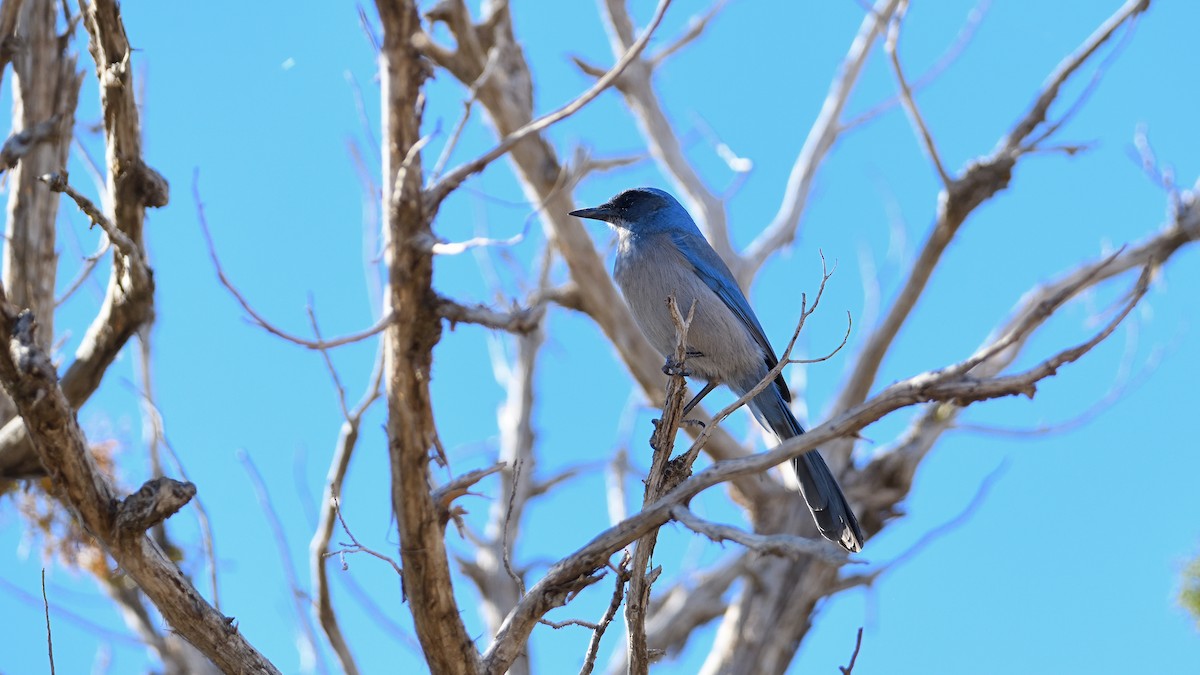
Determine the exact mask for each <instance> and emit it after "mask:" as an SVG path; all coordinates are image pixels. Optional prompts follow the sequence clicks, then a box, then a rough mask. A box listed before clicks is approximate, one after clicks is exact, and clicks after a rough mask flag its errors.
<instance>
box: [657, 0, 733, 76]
mask: <svg viewBox="0 0 1200 675" xmlns="http://www.w3.org/2000/svg"><path fill="white" fill-rule="evenodd" d="M725 3H726V0H717V1H716V2H714V3H713V5H712V7H709V8H708V11H707V12H705V13H704V14H702V15H700V16H693V17H692V18H691V20H690V21H688V28H687V30H686V31H685V32H684V33H683V35H680V36H679V37H677V38H675V39H674V40H672V41H671V43H670V44H668V45H667V46H666V47H663V48H662V49H660V50H658V51H657V52H655V53H653V54H651V55H650V56H647V57H646V61H647V62H648V63H649V64H650V67H651V68H657V67H658V66H660V65H662V62H663V61H666V60H667V59H668V58H670V57H671V55H672V54H675V53H676V52H678V51H679V50H681V49H683V48H684V47H686V46H688V45H689V44H691V43H693V42H695V41H696V39H697V38H699V37H700V36H701V35H702V34H703V33H704V29H706V28H708V24H710V23H712V20H713V19H715V18H716V17H717V15H718V14H720V13H721V10H723V9H725Z"/></svg>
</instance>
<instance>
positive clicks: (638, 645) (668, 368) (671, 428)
mask: <svg viewBox="0 0 1200 675" xmlns="http://www.w3.org/2000/svg"><path fill="white" fill-rule="evenodd" d="M667 311H668V312H670V315H671V320H672V321H673V322H674V324H675V353H674V355H673V356H672V357H671V358H669V359H667V365H665V366H663V372H665V373H666V374H667V375H668V376H670V380H669V382H668V384H667V399H666V401H665V402H664V404H663V415H662V419H660V420H658V422H657V423H656V424H655V425H654V434H653V435H652V436H651V437H650V447H651V448H653V449H654V454H653V459H652V460H651V463H650V472H649V473H648V474H647V475H646V490H645V496H644V497H643V499H642V507H643V509H644V508H645V507H646V506H647V505H649V504H652V503H654V502H656V501H658V499H659V498H660V497H662V495H663V494H665V493H666V492H667V491H668V490H670V489H671V488H672V487H673V483H674V482H675V481H672V478H671V477H670V476H669V475H668V467H670V465H671V462H670V460H671V451H672V449H673V448H674V446H675V434H676V432H678V430H679V427H680V425H681V424H682V423H683V406H684V403H685V401H686V400H687V399H686V396H687V378H686V376H687V374H688V371H687V370H686V368H687V363H686V362H687V356H688V342H687V334H688V328H689V327H690V326H691V323H692V319H693V318H695V316H696V303H695V301H693V302H692V306H691V307H690V308H689V309H688V315H687V318H684V317H683V315H682V314H680V312H679V305H678V304H677V303H676V301H675V294H674V293H672V294H671V295H669V296H667ZM695 458H696V454H695V453H689V454H688V455H687V456H685V457H684V462H685V464H684V465H683V467H682V471H673V472H672V473H676V475H686V473H687V472H690V471H691V461H694V460H695ZM657 538H658V530H657V529H654V530H651V531H650V532H647V533H646V534H645V535H643V536H642V537H641V538H640V539H639V540H638V542H637V544H636V546H635V547H634V549H633V565H632V567H631V568H630V573H631V575H632V576H630V579H629V597H628V599H627V600H626V601H625V630H626V633H627V635H628V638H629V644H628V651H629V672H630V673H642V674H643V675H644V674H645V673H647V672H648V671H649V669H650V660H651V659H650V649H649V648H648V647H647V644H646V606H647V604H648V603H649V602H650V586H651V584H652V582H653V579H654V578H657V576H658V573H659V571H661V570H652V571H649V572H647V570H646V568H647V566H648V565H649V563H650V559H651V558H652V556H653V555H654V547H655V544H656V543H657Z"/></svg>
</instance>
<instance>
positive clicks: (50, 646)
mask: <svg viewBox="0 0 1200 675" xmlns="http://www.w3.org/2000/svg"><path fill="white" fill-rule="evenodd" d="M42 607H43V609H45V611H46V652H47V653H48V654H49V656H50V675H54V672H55V671H54V636H53V635H51V634H50V600H48V599H47V598H46V568H45V567H43V568H42Z"/></svg>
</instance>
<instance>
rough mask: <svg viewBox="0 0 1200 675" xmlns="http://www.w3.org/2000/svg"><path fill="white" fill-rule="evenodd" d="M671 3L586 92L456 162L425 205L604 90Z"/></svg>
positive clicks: (663, 2)
mask: <svg viewBox="0 0 1200 675" xmlns="http://www.w3.org/2000/svg"><path fill="white" fill-rule="evenodd" d="M670 4H671V0H659V3H658V9H656V10H655V12H654V16H653V17H652V18H651V19H650V25H648V26H647V27H646V30H645V31H643V32H642V35H641V37H639V38H638V40H637V42H635V43H633V45H631V46H630V47H629V51H627V52H625V55H624V56H623V57H621V59H620V60H619V61H617V62H616V63H615V64H613V67H612V68H611V69H610V70H609V71H608V72H607V73H605V74H604V75H603V76H602V77H600V78H599V79H597V80H596V82H595V83H594V84H592V86H591V87H589V88H588V89H587V91H585V92H583V93H582V94H580V95H579V96H578V97H576V98H575V100H573V101H571V102H570V103H568V104H566V105H565V106H563V107H561V108H559V109H558V110H555V111H554V112H551V113H548V114H546V115H543V116H542V117H539V118H537V119H536V120H533V121H532V122H530V123H528V124H526V125H524V126H522V127H521V128H520V129H517V130H516V131H514V132H512V133H511V134H509V135H507V136H505V137H504V139H503V140H501V141H500V143H499V144H497V145H496V146H495V147H494V148H492V149H491V150H488V151H487V152H485V153H484V154H482V155H480V156H479V157H478V158H477V159H474V160H471V161H470V162H467V163H465V164H460V165H459V166H458V167H456V168H454V169H452V170H451V171H450V172H449V173H447V174H446V175H445V177H443V178H442V179H441V180H439V181H438V182H437V183H436V184H434V185H433V186H431V187H430V188H429V189H427V190H426V195H425V199H424V203H425V205H426V208H428V209H431V210H434V211H436V210H437V207H438V204H440V203H441V201H442V200H443V199H445V198H446V195H448V194H450V192H451V191H452V190H454V188H456V187H458V186H459V184H461V183H462V182H463V181H464V180H466V179H467V177H468V176H470V175H472V174H474V173H478V172H480V171H482V170H483V168H484V167H486V166H487V165H488V164H491V163H492V162H493V161H494V160H496V159H498V158H499V157H501V156H503V155H504V154H505V153H507V152H508V151H509V150H511V149H512V148H513V146H515V145H516V144H517V143H519V142H521V141H522V140H524V139H525V138H526V137H528V136H531V135H533V134H536V133H538V132H541V131H543V130H545V129H547V128H549V127H550V126H552V125H554V124H556V123H558V122H560V121H561V120H564V119H566V118H567V117H570V116H571V115H574V114H575V113H576V112H578V111H579V110H581V109H582V108H583V107H584V106H585V105H587V104H588V103H591V102H592V100H593V99H595V98H596V97H597V96H599V95H600V93H601V92H603V91H604V90H605V89H608V88H609V87H610V86H612V85H613V83H615V82H616V81H617V78H618V77H620V76H621V73H622V71H624V70H625V68H627V67H628V66H629V64H631V63H633V61H634V60H635V59H637V58H638V55H640V54H641V53H642V50H643V49H645V48H646V44H647V43H649V42H650V36H652V35H653V34H654V30H655V29H656V28H658V25H659V24H660V23H661V22H662V18H663V15H664V14H666V11H667V7H669V6H670Z"/></svg>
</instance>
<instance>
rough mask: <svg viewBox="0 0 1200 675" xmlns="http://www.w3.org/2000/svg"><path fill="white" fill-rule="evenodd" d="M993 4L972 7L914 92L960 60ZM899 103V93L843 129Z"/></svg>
mask: <svg viewBox="0 0 1200 675" xmlns="http://www.w3.org/2000/svg"><path fill="white" fill-rule="evenodd" d="M991 4H992V1H991V0H979V3H978V4H976V5H975V6H974V7H972V8H971V11H970V12H968V13H967V20H966V21H965V22H964V23H963V25H962V27H960V28H959V29H958V34H957V35H956V36H955V37H954V41H953V42H951V43H950V45H949V46H948V47H946V50H945V51H943V52H942V55H941V56H939V57H938V59H937V61H936V62H934V64H933V65H932V66H930V67H929V68H928V69H926V70H925V72H923V73H921V75H920V76H918V77H917V79H916V80H914V81H913V82H912V86H911V91H912V93H913V94H916V93H917V92H918V91H921V90H922V89H924V88H925V87H927V86H929V85H930V84H933V82H934V80H936V79H937V78H938V77H940V76H941V74H942V73H944V72H945V71H946V69H947V68H949V67H950V66H951V65H952V64H953V63H954V62H955V61H957V60H958V57H959V56H961V55H962V53H963V52H964V51H965V50H966V48H967V45H968V44H970V42H971V40H972V39H973V38H974V37H975V32H976V31H977V30H978V29H979V26H980V25H981V24H982V23H983V17H984V15H985V14H987V11H988V8H989V7H991ZM899 103H900V96H899V95H896V96H892V97H891V98H889V99H887V100H885V101H881V102H880V103H878V104H876V105H874V106H872V107H871V108H869V109H868V110H867V111H866V112H864V113H862V114H860V115H858V116H857V117H855V118H854V119H852V120H850V121H848V122H844V123H843V124H842V131H843V132H846V131H850V130H851V129H854V128H855V127H859V126H862V125H864V124H866V123H867V122H869V121H871V120H873V119H875V118H876V117H879V116H880V115H882V114H883V113H884V112H886V111H887V110H889V109H890V108H892V107H893V106H895V105H899Z"/></svg>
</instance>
